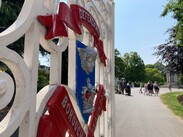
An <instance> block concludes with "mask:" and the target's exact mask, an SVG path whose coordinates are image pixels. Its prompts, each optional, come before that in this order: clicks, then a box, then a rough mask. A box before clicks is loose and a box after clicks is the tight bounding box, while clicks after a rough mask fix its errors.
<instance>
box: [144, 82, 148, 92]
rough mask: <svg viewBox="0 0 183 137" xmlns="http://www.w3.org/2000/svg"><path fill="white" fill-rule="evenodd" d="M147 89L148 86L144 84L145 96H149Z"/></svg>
mask: <svg viewBox="0 0 183 137" xmlns="http://www.w3.org/2000/svg"><path fill="white" fill-rule="evenodd" d="M147 87H148V84H147V83H145V84H144V95H148V89H147Z"/></svg>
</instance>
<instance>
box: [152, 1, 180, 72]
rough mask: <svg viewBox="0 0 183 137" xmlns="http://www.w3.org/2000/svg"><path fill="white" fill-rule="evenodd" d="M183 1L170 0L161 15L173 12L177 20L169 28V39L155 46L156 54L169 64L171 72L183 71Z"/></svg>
mask: <svg viewBox="0 0 183 137" xmlns="http://www.w3.org/2000/svg"><path fill="white" fill-rule="evenodd" d="M182 9H183V1H182V0H169V1H168V3H167V4H166V6H165V8H164V10H163V12H162V14H161V16H162V17H164V16H167V15H168V14H170V13H171V14H172V18H173V19H175V20H176V21H177V22H176V24H175V26H173V27H172V28H167V29H168V30H167V32H168V33H169V38H168V40H167V41H166V42H165V43H163V44H161V45H159V46H157V47H155V53H154V55H156V56H158V57H160V58H161V60H162V61H163V62H164V63H165V64H166V65H167V66H166V68H167V71H169V72H170V73H176V74H180V73H183V47H182V46H183V10H182Z"/></svg>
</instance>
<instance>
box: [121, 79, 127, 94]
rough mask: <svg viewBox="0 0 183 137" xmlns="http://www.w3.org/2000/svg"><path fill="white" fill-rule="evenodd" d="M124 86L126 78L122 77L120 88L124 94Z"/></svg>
mask: <svg viewBox="0 0 183 137" xmlns="http://www.w3.org/2000/svg"><path fill="white" fill-rule="evenodd" d="M125 87H126V80H125V79H124V78H122V79H121V82H120V89H121V91H122V94H124V90H125Z"/></svg>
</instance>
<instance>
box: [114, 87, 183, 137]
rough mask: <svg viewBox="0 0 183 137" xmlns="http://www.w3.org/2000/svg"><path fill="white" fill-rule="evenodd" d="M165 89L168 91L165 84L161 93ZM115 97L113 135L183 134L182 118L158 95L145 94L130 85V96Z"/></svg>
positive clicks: (160, 136) (157, 136) (150, 136)
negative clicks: (170, 109)
mask: <svg viewBox="0 0 183 137" xmlns="http://www.w3.org/2000/svg"><path fill="white" fill-rule="evenodd" d="M172 91H173V92H174V91H181V90H177V89H172ZM165 92H169V91H168V89H167V88H161V89H160V94H162V93H165ZM115 97H116V100H115V103H116V137H183V120H180V119H179V118H178V117H176V116H174V114H172V112H170V111H169V110H168V109H167V107H166V106H165V105H164V104H163V103H162V102H161V100H160V97H159V96H145V95H143V94H140V93H139V88H132V96H126V95H122V94H116V95H115Z"/></svg>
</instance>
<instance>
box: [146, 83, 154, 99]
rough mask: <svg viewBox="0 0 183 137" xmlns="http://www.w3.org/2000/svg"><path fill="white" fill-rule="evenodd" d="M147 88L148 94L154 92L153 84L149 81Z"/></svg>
mask: <svg viewBox="0 0 183 137" xmlns="http://www.w3.org/2000/svg"><path fill="white" fill-rule="evenodd" d="M147 89H148V91H149V96H152V94H154V92H153V84H152V82H151V81H150V82H149V83H148V86H147Z"/></svg>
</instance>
